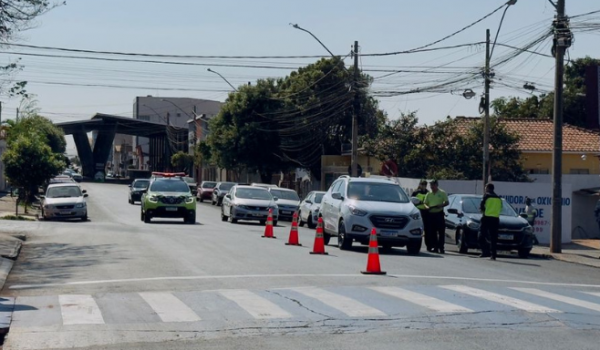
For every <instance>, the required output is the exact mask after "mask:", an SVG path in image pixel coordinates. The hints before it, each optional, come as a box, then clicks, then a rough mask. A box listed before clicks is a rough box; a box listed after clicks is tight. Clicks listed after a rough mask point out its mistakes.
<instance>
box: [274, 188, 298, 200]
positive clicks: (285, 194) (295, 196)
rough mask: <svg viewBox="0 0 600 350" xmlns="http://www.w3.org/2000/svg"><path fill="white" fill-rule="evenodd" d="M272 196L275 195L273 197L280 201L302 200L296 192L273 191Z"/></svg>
mask: <svg viewBox="0 0 600 350" xmlns="http://www.w3.org/2000/svg"><path fill="white" fill-rule="evenodd" d="M271 195H273V197H277V198H279V199H289V200H292V201H299V200H300V197H298V194H297V193H296V192H295V191H283V190H274V189H271Z"/></svg>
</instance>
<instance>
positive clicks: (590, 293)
mask: <svg viewBox="0 0 600 350" xmlns="http://www.w3.org/2000/svg"><path fill="white" fill-rule="evenodd" d="M585 294H589V295H593V296H595V297H599V298H600V293H594V292H585Z"/></svg>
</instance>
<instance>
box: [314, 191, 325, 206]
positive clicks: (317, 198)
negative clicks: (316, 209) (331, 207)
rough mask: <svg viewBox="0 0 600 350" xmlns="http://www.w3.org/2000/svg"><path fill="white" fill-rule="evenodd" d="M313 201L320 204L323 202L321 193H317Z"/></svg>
mask: <svg viewBox="0 0 600 350" xmlns="http://www.w3.org/2000/svg"><path fill="white" fill-rule="evenodd" d="M314 199H315V200H314V201H313V203H317V204H318V203H321V201H322V200H323V193H317V194H315V195H314Z"/></svg>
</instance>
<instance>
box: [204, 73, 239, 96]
mask: <svg viewBox="0 0 600 350" xmlns="http://www.w3.org/2000/svg"><path fill="white" fill-rule="evenodd" d="M207 70H208V71H209V72H211V73H215V74H216V75H218V76H220V77H221V79H223V80H225V82H226V83H227V84H229V86H231V88H232V89H233V91H235V92H237V91H238V90H237V89H236V88H235V86H233V85H232V84H231V83H230V82H229V80H227V79H225V77H224V76H222V75H221V73H219V72H215V71H214V70H212V69H210V68H208V69H207Z"/></svg>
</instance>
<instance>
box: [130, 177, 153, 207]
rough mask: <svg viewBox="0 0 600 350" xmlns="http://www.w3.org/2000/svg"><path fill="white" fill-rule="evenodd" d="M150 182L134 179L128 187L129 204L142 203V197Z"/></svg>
mask: <svg viewBox="0 0 600 350" xmlns="http://www.w3.org/2000/svg"><path fill="white" fill-rule="evenodd" d="M149 185H150V180H148V179H136V180H134V181H133V183H131V185H129V204H134V203H135V202H141V201H142V195H143V194H144V192H146V191H147V190H148V186H149Z"/></svg>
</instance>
